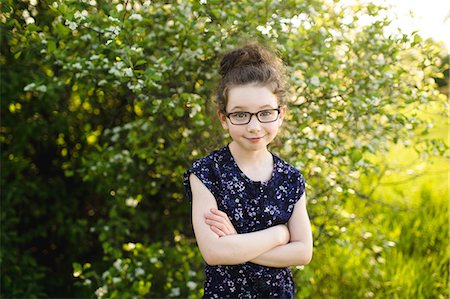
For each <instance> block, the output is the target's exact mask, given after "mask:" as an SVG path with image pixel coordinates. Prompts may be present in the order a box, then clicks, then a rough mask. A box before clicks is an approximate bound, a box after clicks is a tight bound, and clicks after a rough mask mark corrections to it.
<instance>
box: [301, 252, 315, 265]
mask: <svg viewBox="0 0 450 299" xmlns="http://www.w3.org/2000/svg"><path fill="white" fill-rule="evenodd" d="M312 257H313V253H312V249H311V250H310V251H309V252H308V253H306V254H305V256H304V257H303V263H302V265H308V264H309V263H310V262H311V260H312Z"/></svg>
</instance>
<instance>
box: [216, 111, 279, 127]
mask: <svg viewBox="0 0 450 299" xmlns="http://www.w3.org/2000/svg"><path fill="white" fill-rule="evenodd" d="M280 108H281V107H278V108H274V109H264V110H261V111H258V112H255V113H251V112H247V111H238V112H230V113H227V114H226V117H227V118H228V119H229V120H230V122H231V123H232V124H233V125H236V126H241V125H248V124H249V123H250V121H251V120H252V117H253V115H254V116H256V119H257V120H258V121H259V122H260V123H262V124H267V123H273V122H274V121H276V120H277V119H278V118H279V117H280V113H281V109H280ZM265 111H277V112H278V113H277V118H275V119H274V120H271V121H261V120H260V119H259V117H258V114H259V113H261V112H265ZM225 112H226V111H225ZM235 113H248V114H250V118H249V119H248V122H246V123H241V124H235V123H233V121H232V120H231V118H230V115H232V114H235Z"/></svg>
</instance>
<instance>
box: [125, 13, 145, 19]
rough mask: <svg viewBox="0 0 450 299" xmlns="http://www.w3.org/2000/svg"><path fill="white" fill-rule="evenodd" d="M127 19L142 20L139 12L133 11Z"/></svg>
mask: <svg viewBox="0 0 450 299" xmlns="http://www.w3.org/2000/svg"><path fill="white" fill-rule="evenodd" d="M128 19H129V20H136V21H142V16H141V15H140V14H138V13H134V14H132V15H131V16H130V17H129V18H128Z"/></svg>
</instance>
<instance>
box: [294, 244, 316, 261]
mask: <svg viewBox="0 0 450 299" xmlns="http://www.w3.org/2000/svg"><path fill="white" fill-rule="evenodd" d="M302 245H303V246H301V248H300V251H299V252H298V256H297V257H298V258H297V260H296V262H295V265H292V266H305V265H308V264H309V263H310V262H311V260H312V256H313V249H312V246H310V247H309V246H305V245H304V244H302Z"/></svg>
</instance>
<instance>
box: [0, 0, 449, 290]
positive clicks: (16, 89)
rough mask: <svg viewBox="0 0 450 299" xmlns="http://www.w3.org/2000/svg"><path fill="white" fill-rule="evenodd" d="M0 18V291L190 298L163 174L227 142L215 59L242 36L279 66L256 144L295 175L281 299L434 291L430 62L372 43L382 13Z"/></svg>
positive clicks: (423, 53)
mask: <svg viewBox="0 0 450 299" xmlns="http://www.w3.org/2000/svg"><path fill="white" fill-rule="evenodd" d="M0 19H1V41H2V48H1V56H0V62H1V77H2V86H1V118H2V120H1V121H2V124H1V145H2V151H1V159H2V175H1V186H2V194H1V196H2V197H1V199H2V201H1V252H0V261H1V296H2V297H26V298H33V297H34V298H37V297H67V296H70V297H98V298H101V297H110V298H123V297H193V298H197V297H199V296H201V294H202V279H203V272H202V268H203V264H202V263H203V262H202V258H201V256H200V255H199V252H198V250H197V247H196V244H195V239H194V237H193V234H192V229H191V225H190V207H189V203H188V202H187V201H186V200H185V197H184V190H183V187H182V183H181V182H182V174H183V172H184V171H185V170H186V169H187V168H188V167H189V166H190V164H191V163H192V162H193V161H194V160H195V159H197V158H200V157H202V156H203V155H205V154H207V153H209V152H210V151H211V150H213V149H215V148H217V147H219V146H222V145H223V144H224V143H225V142H226V140H227V139H226V138H227V136H224V135H223V133H222V131H221V129H220V128H219V126H218V122H217V120H216V119H215V115H214V113H215V112H214V111H215V106H214V103H213V101H212V100H211V99H212V95H213V93H214V88H215V87H216V82H217V78H218V75H217V73H216V66H217V63H218V61H219V58H220V55H221V53H223V52H224V51H226V50H228V49H231V48H233V47H234V46H236V45H237V44H239V43H242V42H245V41H248V40H261V41H262V42H264V43H266V44H268V45H269V46H271V47H273V48H274V49H276V51H277V52H278V53H279V54H280V56H281V57H282V58H283V60H284V61H285V63H286V65H287V69H288V75H289V80H290V86H291V87H290V88H291V91H292V93H291V94H292V97H291V99H290V112H289V115H288V121H287V124H286V126H285V129H284V130H283V132H282V136H280V138H279V139H278V141H277V142H276V143H275V144H274V146H273V148H272V150H273V151H274V152H276V153H278V154H280V155H281V156H282V157H283V158H285V159H286V160H288V161H289V162H291V163H292V164H294V165H295V166H297V167H298V168H299V169H301V171H302V172H303V173H304V175H305V177H307V180H308V184H309V185H308V191H307V192H308V197H309V211H310V215H311V219H312V222H313V232H314V238H315V257H314V259H313V262H312V263H311V264H310V265H308V266H305V267H298V268H295V269H294V270H295V271H294V272H295V279H296V281H297V287H298V296H300V297H302V298H304V297H311V298H322V297H336V298H364V297H366V298H372V297H376V298H385V297H417V296H419V297H433V298H439V297H441V298H443V297H445V296H446V293H447V290H448V272H449V271H448V270H449V269H448V259H449V252H448V221H447V220H448V216H447V213H448V205H447V204H446V199H447V198H448V185H447V184H446V182H445V179H446V178H447V177H446V174H447V173H448V158H449V155H448V98H447V97H446V96H445V95H444V94H442V93H441V92H440V91H439V89H438V86H437V84H436V81H437V80H438V81H437V82H441V84H446V82H448V77H447V80H444V79H445V78H444V72H445V71H447V76H448V64H447V63H446V61H445V60H444V61H443V60H442V59H441V57H444V55H446V53H444V52H443V50H442V49H443V47H442V45H439V44H436V43H434V42H432V41H429V40H422V38H421V37H420V36H419V35H418V34H412V35H405V34H403V33H402V32H401V31H398V32H397V31H394V32H392V31H390V33H388V31H386V30H385V29H386V28H387V27H388V26H389V24H390V19H389V16H388V14H387V9H386V8H383V7H380V6H378V5H374V4H355V5H344V4H342V3H340V2H339V1H325V0H310V1H294V0H288V1H270V0H268V1H256V2H255V1H225V2H224V1H200V2H197V1H169V2H159V1H155V2H152V1H133V0H129V1H125V2H124V1H99V0H83V1H54V2H52V1H20V2H17V1H12V0H7V1H4V2H3V4H2V6H1V13H0ZM439 80H440V81H439ZM446 138H447V139H446ZM425 174H428V175H425ZM447 180H448V178H447ZM399 182H404V183H402V184H400V183H399Z"/></svg>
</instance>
